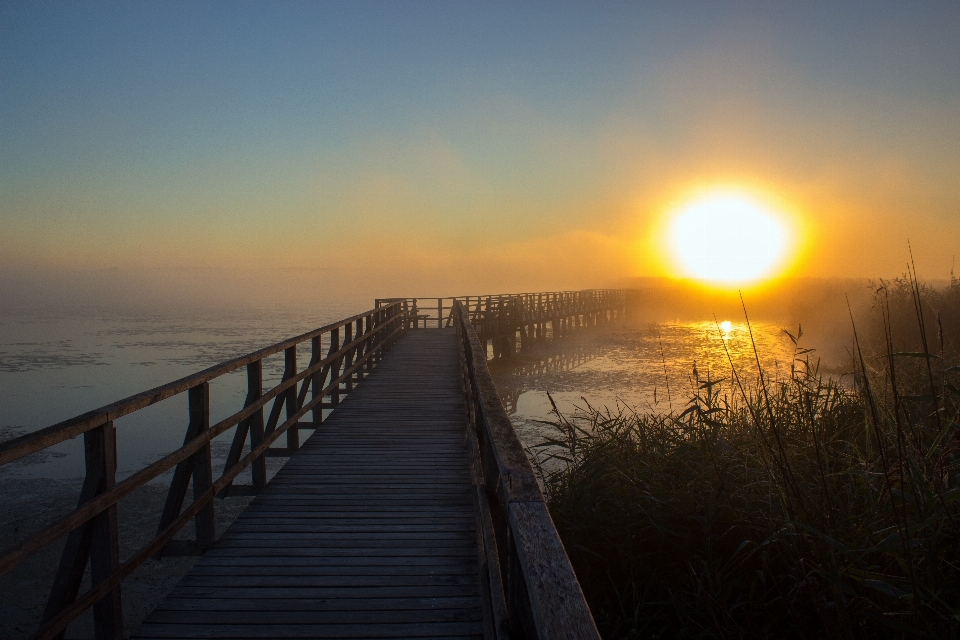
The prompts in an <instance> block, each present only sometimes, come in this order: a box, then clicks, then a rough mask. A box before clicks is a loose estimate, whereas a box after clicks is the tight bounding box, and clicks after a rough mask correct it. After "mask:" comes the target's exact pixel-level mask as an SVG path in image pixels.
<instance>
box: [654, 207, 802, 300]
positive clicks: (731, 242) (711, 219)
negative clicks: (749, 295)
mask: <svg viewBox="0 0 960 640" xmlns="http://www.w3.org/2000/svg"><path fill="white" fill-rule="evenodd" d="M669 242H670V248H671V250H672V253H673V255H674V257H675V259H676V261H677V263H678V264H679V266H680V268H681V269H683V271H684V272H685V273H686V274H687V275H689V276H691V277H694V278H697V279H698V280H705V281H707V282H711V283H716V284H740V283H748V282H755V281H757V280H760V279H762V278H764V277H769V276H772V275H773V272H774V271H775V270H776V268H777V267H779V266H781V264H782V263H783V262H784V260H785V258H786V253H787V249H788V243H789V233H788V231H787V227H786V226H785V225H784V224H783V223H782V222H781V221H780V220H779V219H778V218H777V217H776V215H775V214H773V213H772V212H771V211H770V210H769V209H767V208H766V207H764V206H763V205H762V204H760V203H759V202H757V201H755V200H754V199H752V198H750V197H748V196H746V195H743V194H739V193H731V192H723V193H712V194H710V195H707V196H704V197H702V198H699V199H697V200H694V201H692V202H689V203H687V204H686V205H684V206H682V207H681V208H680V209H678V210H677V211H675V212H674V213H673V215H672V219H671V222H670V227H669Z"/></svg>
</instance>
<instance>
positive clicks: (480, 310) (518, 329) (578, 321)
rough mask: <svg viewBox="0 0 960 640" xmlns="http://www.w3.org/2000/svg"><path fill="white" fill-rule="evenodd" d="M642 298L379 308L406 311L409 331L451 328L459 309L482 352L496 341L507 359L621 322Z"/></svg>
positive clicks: (625, 292) (627, 294)
mask: <svg viewBox="0 0 960 640" xmlns="http://www.w3.org/2000/svg"><path fill="white" fill-rule="evenodd" d="M638 295H639V292H637V291H634V290H630V289H587V290H584V291H556V292H541V293H511V294H496V295H485V296H455V297H448V298H384V299H379V300H377V305H381V304H397V303H400V304H401V305H403V311H404V315H405V316H406V318H407V324H408V326H409V327H411V328H420V327H422V328H432V327H436V328H439V327H445V326H446V327H450V326H452V324H453V309H454V307H455V306H456V304H457V303H460V304H461V305H463V307H464V312H465V314H466V316H467V317H469V319H470V323H471V324H472V325H473V326H474V328H475V329H476V331H477V336H478V337H479V340H480V344H481V346H486V344H487V341H492V347H493V356H494V357H495V358H496V357H501V356H502V357H509V356H510V355H512V354H513V353H515V352H516V350H517V344H518V342H519V346H520V349H521V350H523V348H524V347H525V346H526V345H527V344H529V343H530V342H531V341H535V340H539V339H542V338H545V337H548V336H549V337H555V338H556V337H561V336H564V335H567V334H569V333H570V332H572V331H573V330H575V329H578V328H581V327H588V326H596V325H603V324H607V323H609V322H615V321H617V320H619V319H622V318H623V317H624V316H625V314H626V311H627V309H628V307H630V306H631V305H632V304H633V303H635V302H636V300H637V296H638Z"/></svg>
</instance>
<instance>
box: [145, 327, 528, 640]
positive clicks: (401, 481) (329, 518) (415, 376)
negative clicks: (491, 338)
mask: <svg viewBox="0 0 960 640" xmlns="http://www.w3.org/2000/svg"><path fill="white" fill-rule="evenodd" d="M467 446H468V441H467V438H466V419H465V416H464V399H463V389H462V386H461V378H460V359H459V355H458V348H457V336H456V334H455V333H454V331H453V329H444V330H439V331H438V330H432V331H412V332H407V333H406V334H405V335H404V337H403V338H401V340H400V341H399V342H398V343H397V344H396V346H394V347H393V348H392V349H391V351H390V352H389V353H387V354H386V355H385V357H384V359H383V360H382V361H381V362H380V363H379V365H378V367H377V368H376V369H375V370H374V371H373V372H372V373H371V374H370V376H369V377H368V378H367V379H365V380H364V381H363V384H361V385H359V386H357V388H356V389H355V390H354V392H353V393H351V394H350V395H349V396H347V397H346V398H345V399H344V400H342V401H341V402H340V403H339V405H338V406H337V408H336V410H335V411H334V412H333V413H332V414H331V415H330V416H329V417H328V418H327V419H326V420H324V422H323V423H322V424H321V425H320V426H319V428H318V429H317V430H316V431H315V432H314V434H313V435H312V436H311V437H310V438H309V439H308V440H307V441H306V442H305V443H304V444H303V445H302V447H301V449H300V451H299V452H297V454H296V455H295V456H294V457H293V458H291V459H290V461H289V462H287V464H286V465H285V466H284V467H283V468H282V469H281V470H280V471H279V472H278V473H277V475H276V476H275V477H274V478H273V480H272V481H271V482H270V483H269V484H268V485H267V488H266V489H265V490H264V491H263V492H262V493H261V494H260V495H259V496H258V497H257V498H256V499H255V500H254V501H253V503H251V505H250V506H249V507H248V508H247V509H246V511H244V513H243V514H242V515H241V516H240V518H239V519H238V520H237V521H236V522H234V524H233V525H232V526H231V527H230V528H229V529H227V530H226V532H224V534H223V536H222V537H221V538H220V539H219V540H218V541H217V542H216V543H215V544H214V545H213V547H212V548H211V549H210V550H209V551H208V552H207V553H206V555H205V556H204V557H203V558H202V559H201V560H200V561H199V562H198V563H197V565H195V566H194V568H193V569H192V570H191V571H190V573H188V574H187V575H186V576H185V577H184V578H183V580H182V581H181V582H180V584H179V585H178V586H177V587H176V588H175V589H174V590H173V592H172V593H171V594H170V595H169V596H168V597H167V599H166V600H164V601H163V603H162V604H161V605H160V606H159V607H158V608H157V609H156V610H155V611H154V613H153V614H152V615H151V616H150V617H149V618H148V619H147V621H146V622H145V623H144V624H143V625H142V626H141V627H140V629H139V630H137V631H135V632H134V633H133V634H132V637H134V638H197V637H206V638H220V637H223V638H225V637H232V638H306V637H309V638H413V637H422V638H437V637H444V638H479V637H483V635H484V628H483V607H482V605H481V585H480V569H479V565H478V547H477V526H478V525H477V519H476V515H475V507H474V495H475V488H474V486H473V484H472V479H471V472H470V466H469V456H468V451H467ZM534 535H538V534H534Z"/></svg>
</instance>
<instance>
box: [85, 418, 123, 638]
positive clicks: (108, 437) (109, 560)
mask: <svg viewBox="0 0 960 640" xmlns="http://www.w3.org/2000/svg"><path fill="white" fill-rule="evenodd" d="M84 435H85V436H91V437H89V438H87V437H84V448H85V449H86V455H87V456H88V457H87V464H90V462H91V458H93V461H94V463H95V464H97V465H99V466H100V468H101V473H102V474H103V475H102V477H103V481H102V483H101V487H102V488H101V491H107V490H109V489H112V488H113V487H114V485H115V484H116V481H117V430H116V428H115V427H114V426H113V422H112V421H111V422H108V423H107V424H105V425H103V426H102V427H100V428H99V429H95V430H94V431H88V432H87V433H86V434H84ZM90 524H91V525H92V526H91V529H92V531H91V534H92V535H91V538H92V539H91V544H90V578H91V584H92V586H93V587H94V588H96V587H97V586H98V585H100V584H102V583H103V582H105V581H106V580H107V579H108V578H110V576H111V574H112V573H113V572H114V571H116V570H117V569H118V568H119V567H120V536H119V531H118V528H117V505H116V504H112V505H110V506H109V507H107V509H105V510H104V511H103V512H102V513H100V514H99V515H97V516H96V517H94V518H93V520H91V521H90ZM93 633H94V637H96V638H98V639H99V638H117V639H118V640H119V639H122V638H123V609H122V606H121V598H120V585H117V586H116V587H114V588H113V589H112V590H111V591H110V592H109V593H108V594H107V595H106V596H104V597H103V598H101V599H100V600H99V601H98V602H97V603H96V604H95V605H93Z"/></svg>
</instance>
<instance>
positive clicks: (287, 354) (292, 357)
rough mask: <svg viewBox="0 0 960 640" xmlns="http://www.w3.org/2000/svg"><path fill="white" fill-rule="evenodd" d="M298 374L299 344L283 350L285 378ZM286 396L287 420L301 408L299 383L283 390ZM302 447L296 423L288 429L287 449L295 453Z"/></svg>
mask: <svg viewBox="0 0 960 640" xmlns="http://www.w3.org/2000/svg"><path fill="white" fill-rule="evenodd" d="M296 375H297V345H293V346H292V347H287V348H286V349H284V350H283V379H284V380H289V379H290V378H293V377H296ZM283 393H284V395H285V396H286V400H285V401H284V404H285V405H286V409H287V420H289V419H290V418H292V417H293V416H295V415H296V414H297V411H299V410H300V407H298V406H297V385H295V384H294V385H290V388H289V389H287V390H286V391H284V392H283ZM299 448H300V431H299V430H298V429H297V426H296V425H294V426H292V427H290V428H289V429H287V450H288V451H289V452H290V453H293V452H294V451H296V450H297V449H299Z"/></svg>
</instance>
